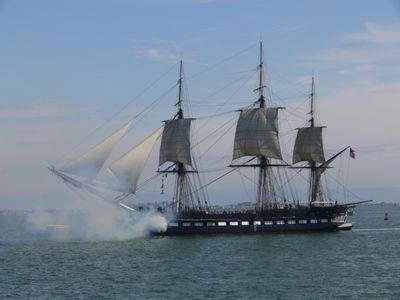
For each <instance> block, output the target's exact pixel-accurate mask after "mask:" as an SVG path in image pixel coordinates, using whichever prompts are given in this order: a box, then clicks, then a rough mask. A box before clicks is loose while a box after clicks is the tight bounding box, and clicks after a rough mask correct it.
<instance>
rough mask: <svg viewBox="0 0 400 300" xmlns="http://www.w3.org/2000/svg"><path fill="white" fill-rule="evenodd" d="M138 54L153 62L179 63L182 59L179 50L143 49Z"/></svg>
mask: <svg viewBox="0 0 400 300" xmlns="http://www.w3.org/2000/svg"><path fill="white" fill-rule="evenodd" d="M136 54H137V55H138V56H139V57H144V58H146V59H148V60H151V61H164V62H177V61H178V60H179V59H180V58H181V51H179V49H172V50H170V49H162V48H154V47H153V48H142V49H139V50H137V51H136Z"/></svg>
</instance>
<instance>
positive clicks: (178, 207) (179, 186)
mask: <svg viewBox="0 0 400 300" xmlns="http://www.w3.org/2000/svg"><path fill="white" fill-rule="evenodd" d="M178 84H179V92H178V102H177V103H176V104H175V105H176V106H177V107H178V112H177V114H176V118H177V119H178V120H181V119H183V109H182V102H183V63H182V60H181V61H180V64H179V80H178ZM176 172H177V176H176V187H175V196H174V202H175V212H176V213H179V212H181V211H182V209H183V207H184V203H183V197H182V194H183V188H184V182H185V177H186V172H185V165H184V164H183V163H181V162H178V163H177V164H176Z"/></svg>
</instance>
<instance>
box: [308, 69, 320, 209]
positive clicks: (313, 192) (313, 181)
mask: <svg viewBox="0 0 400 300" xmlns="http://www.w3.org/2000/svg"><path fill="white" fill-rule="evenodd" d="M314 95H315V89H314V76H313V77H312V78H311V93H310V117H311V118H310V121H309V122H310V127H311V128H314V127H315V124H314ZM309 165H310V183H309V184H310V186H309V196H308V197H309V198H308V199H309V203H310V204H312V203H314V202H316V201H317V198H318V196H319V194H320V183H319V181H320V175H319V172H318V167H317V163H316V162H315V161H310V162H309Z"/></svg>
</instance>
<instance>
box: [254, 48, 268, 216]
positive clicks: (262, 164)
mask: <svg viewBox="0 0 400 300" xmlns="http://www.w3.org/2000/svg"><path fill="white" fill-rule="evenodd" d="M258 70H259V84H258V95H259V96H258V103H259V107H260V108H264V107H265V97H264V88H265V85H264V60H263V47H262V42H260V63H259V65H258ZM258 163H259V168H260V169H259V173H258V185H257V208H258V209H260V210H261V209H263V208H264V206H266V205H267V168H268V164H269V160H268V158H266V157H265V156H261V157H259V158H258Z"/></svg>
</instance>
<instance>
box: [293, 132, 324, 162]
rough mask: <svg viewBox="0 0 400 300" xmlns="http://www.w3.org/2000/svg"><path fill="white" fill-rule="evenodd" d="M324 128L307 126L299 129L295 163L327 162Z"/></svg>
mask: <svg viewBox="0 0 400 300" xmlns="http://www.w3.org/2000/svg"><path fill="white" fill-rule="evenodd" d="M322 128H323V127H305V128H299V129H298V131H297V137H296V141H295V144H294V150H293V164H295V163H297V162H300V161H313V162H317V163H323V162H325V157H324V148H323V144H322Z"/></svg>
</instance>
